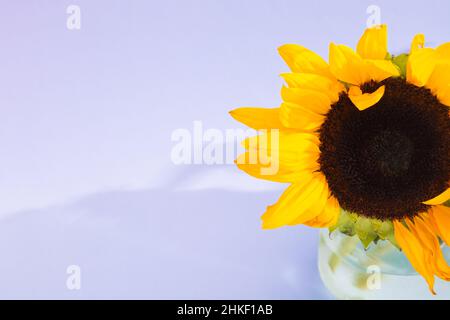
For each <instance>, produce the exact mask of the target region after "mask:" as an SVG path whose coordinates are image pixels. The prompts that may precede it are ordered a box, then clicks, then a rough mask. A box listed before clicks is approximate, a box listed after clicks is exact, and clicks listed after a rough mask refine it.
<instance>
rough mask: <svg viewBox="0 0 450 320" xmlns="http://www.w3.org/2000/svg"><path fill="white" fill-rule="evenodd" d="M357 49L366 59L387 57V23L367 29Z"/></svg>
mask: <svg viewBox="0 0 450 320" xmlns="http://www.w3.org/2000/svg"><path fill="white" fill-rule="evenodd" d="M356 51H357V52H358V54H359V55H360V56H361V57H362V58H364V59H380V60H383V59H385V58H386V55H387V27H386V25H385V24H383V25H378V26H374V27H372V28H368V29H366V30H365V31H364V34H363V35H362V37H361V39H360V40H359V42H358V45H357V47H356Z"/></svg>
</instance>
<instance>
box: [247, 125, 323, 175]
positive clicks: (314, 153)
mask: <svg viewBox="0 0 450 320" xmlns="http://www.w3.org/2000/svg"><path fill="white" fill-rule="evenodd" d="M274 138H275V139H276V138H278V140H277V141H275V143H274V141H273V139H274ZM242 144H243V146H244V148H245V149H247V150H248V151H250V152H254V154H253V156H254V157H253V159H257V160H258V162H262V164H260V166H263V165H264V164H265V165H266V166H267V165H268V164H270V160H271V159H273V160H277V161H278V162H279V167H280V169H283V170H284V171H302V170H309V171H311V172H313V171H316V170H318V169H319V167H318V162H317V161H318V158H319V153H320V151H319V144H320V141H319V138H318V137H317V135H316V134H311V133H301V132H279V133H278V137H276V136H275V137H272V134H271V133H270V132H268V133H264V134H261V135H258V136H255V137H250V138H247V139H245V140H244V141H243V143H242ZM253 162H257V161H256V160H254V161H253Z"/></svg>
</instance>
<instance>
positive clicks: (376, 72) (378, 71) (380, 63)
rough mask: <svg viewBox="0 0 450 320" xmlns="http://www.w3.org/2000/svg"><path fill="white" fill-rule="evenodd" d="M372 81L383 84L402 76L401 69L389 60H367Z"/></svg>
mask: <svg viewBox="0 0 450 320" xmlns="http://www.w3.org/2000/svg"><path fill="white" fill-rule="evenodd" d="M364 62H365V64H366V67H365V68H366V70H367V73H369V75H370V79H371V80H374V81H377V82H381V81H383V80H385V79H387V78H390V77H398V76H400V69H399V68H398V67H397V66H396V65H395V64H393V63H392V62H391V61H389V60H365V61H364Z"/></svg>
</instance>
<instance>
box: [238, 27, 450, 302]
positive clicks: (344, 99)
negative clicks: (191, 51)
mask: <svg viewBox="0 0 450 320" xmlns="http://www.w3.org/2000/svg"><path fill="white" fill-rule="evenodd" d="M424 44H425V39H424V36H423V35H421V34H419V35H416V36H415V37H414V39H413V41H412V44H411V49H410V52H409V53H406V54H402V55H398V56H393V55H391V54H389V53H388V50H387V27H386V26H385V25H378V26H374V27H372V28H368V29H366V30H365V32H364V34H363V35H362V37H361V39H360V40H359V42H358V44H357V47H356V51H355V50H353V49H352V48H350V47H348V46H345V45H337V44H333V43H331V44H330V47H329V63H327V62H326V61H325V60H324V59H322V58H321V57H320V56H319V55H317V54H315V53H314V52H312V51H311V50H308V49H307V48H305V47H302V46H300V45H295V44H287V45H283V46H281V47H280V48H279V53H280V55H281V57H282V58H283V60H284V61H285V62H286V63H287V65H288V66H289V68H290V69H291V72H290V73H285V74H282V75H281V76H282V78H283V79H284V81H285V83H286V85H285V86H283V87H282V89H281V97H282V103H281V105H280V107H278V108H272V109H265V108H239V109H236V110H233V111H231V112H230V113H231V115H232V117H234V118H235V119H236V120H238V121H240V122H242V123H244V124H245V125H247V126H249V127H251V128H253V129H256V130H258V131H259V132H260V134H259V135H258V136H256V137H250V138H248V139H246V140H245V141H244V143H243V144H244V146H245V147H246V148H247V152H246V153H244V154H242V155H240V156H239V157H238V159H237V160H236V163H237V165H238V167H239V168H240V169H242V170H244V171H245V172H247V173H248V174H250V175H252V176H255V177H257V178H261V179H266V180H271V181H276V182H282V183H289V187H288V188H287V189H286V190H285V192H284V193H283V194H282V195H281V197H280V199H279V200H278V202H277V203H275V204H273V205H271V206H269V207H267V210H266V212H265V213H264V215H263V216H262V224H263V228H265V229H273V228H278V227H281V226H292V225H297V224H305V225H308V226H312V227H319V228H330V230H331V231H333V230H336V229H338V230H339V231H341V232H343V233H345V234H348V235H355V234H357V235H358V236H359V238H360V239H361V241H362V242H363V244H364V246H366V247H367V246H368V245H370V244H371V243H372V242H377V241H379V240H389V241H391V242H392V243H393V244H395V245H396V246H397V247H398V248H399V249H401V250H402V251H403V252H404V254H405V255H406V257H407V258H408V259H409V260H410V262H411V264H412V265H413V267H414V268H415V269H416V271H417V272H418V273H419V274H421V275H422V276H423V277H424V278H425V280H426V282H427V283H428V286H429V289H430V291H431V292H432V293H433V294H434V289H433V287H434V280H435V276H438V277H439V278H442V279H444V280H447V281H448V280H450V267H449V266H448V265H447V263H446V261H445V259H444V256H443V253H442V251H441V245H442V243H443V242H444V243H446V244H447V245H450V208H449V207H448V200H449V199H450V188H449V186H450V117H449V110H450V109H449V106H450V43H446V44H443V45H441V46H439V47H437V48H428V47H425V46H424ZM271 130H277V131H278V135H277V137H278V139H277V143H276V148H275V147H273V145H274V144H273V143H271V139H270V137H269V138H267V136H268V135H269V134H268V132H270V131H271ZM262 137H265V138H266V139H261V138H262ZM272 140H273V139H272ZM261 141H265V142H261ZM263 149H264V150H265V151H266V152H267V153H268V154H269V155H273V154H275V152H277V154H278V156H277V158H278V162H279V169H278V170H277V172H276V173H275V174H270V175H268V174H262V169H263V168H264V166H265V164H264V163H262V162H260V161H256V162H255V161H254V162H249V161H246V159H247V158H248V156H249V154H250V153H251V152H252V151H261V150H263ZM275 149H276V150H275ZM446 202H447V205H446Z"/></svg>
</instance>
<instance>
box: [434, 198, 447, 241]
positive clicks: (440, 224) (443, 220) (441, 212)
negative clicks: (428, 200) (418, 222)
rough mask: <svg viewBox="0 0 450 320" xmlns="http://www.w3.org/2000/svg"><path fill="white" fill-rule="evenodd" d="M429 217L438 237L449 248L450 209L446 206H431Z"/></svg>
mask: <svg viewBox="0 0 450 320" xmlns="http://www.w3.org/2000/svg"><path fill="white" fill-rule="evenodd" d="M430 217H431V219H432V221H433V225H434V227H435V229H436V231H437V233H438V235H439V237H440V238H441V239H442V240H443V241H444V242H445V243H446V244H447V245H448V246H450V208H449V207H446V206H433V207H432V208H431V212H430Z"/></svg>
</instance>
